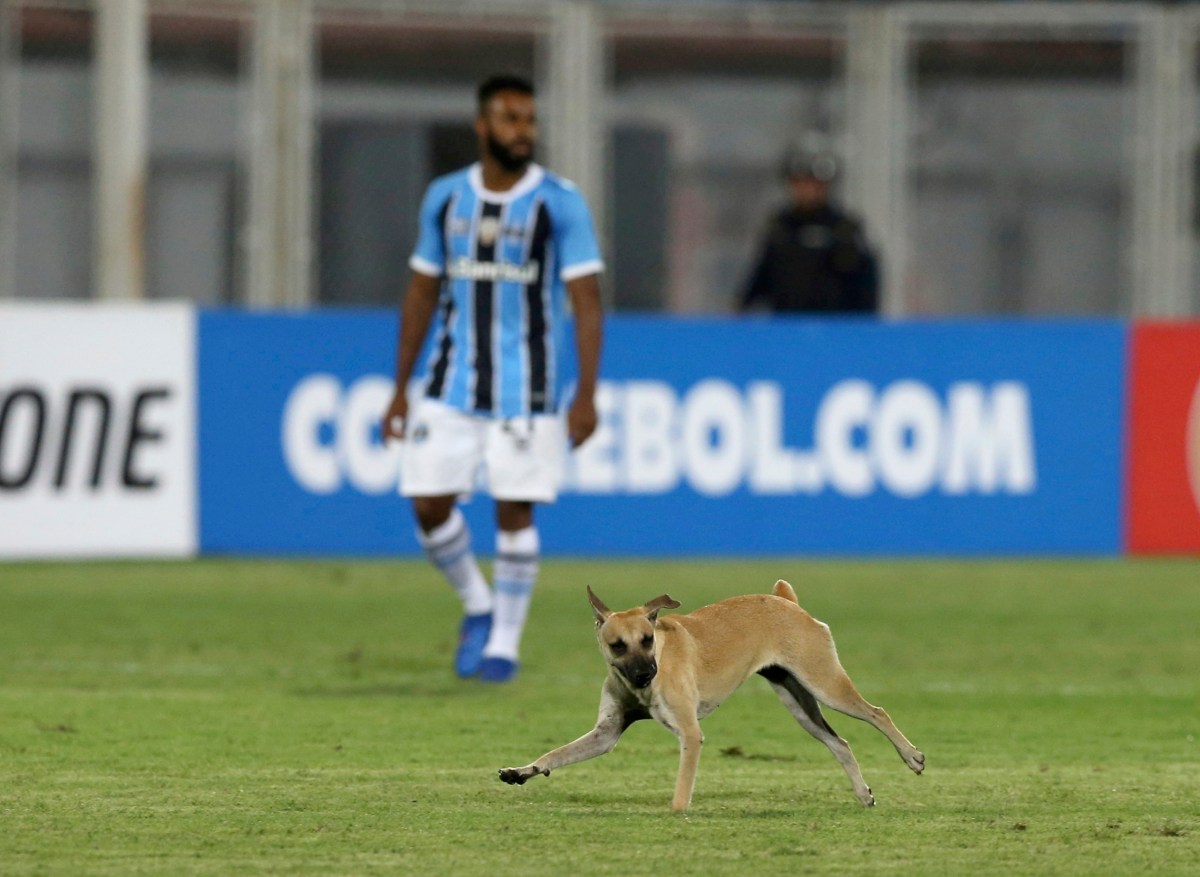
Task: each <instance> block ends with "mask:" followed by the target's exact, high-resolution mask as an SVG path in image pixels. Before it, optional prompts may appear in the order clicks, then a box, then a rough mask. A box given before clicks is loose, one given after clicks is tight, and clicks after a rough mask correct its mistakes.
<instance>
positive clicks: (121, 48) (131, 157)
mask: <svg viewBox="0 0 1200 877" xmlns="http://www.w3.org/2000/svg"><path fill="white" fill-rule="evenodd" d="M148 56H149V47H148V27H147V19H146V0H97V3H96V24H95V109H96V116H95V118H96V123H95V124H96V127H95V138H96V139H95V145H94V163H93V167H94V178H93V203H94V214H95V231H94V232H93V241H94V249H93V254H92V284H93V288H94V294H95V296H96V297H97V298H99V299H105V300H137V299H141V298H144V297H145V294H146V289H145V273H146V272H145V261H146V256H145V202H146V167H147V157H146V156H147V147H146V142H147V134H146V103H147V93H148V81H149V69H148V67H149V64H148Z"/></svg>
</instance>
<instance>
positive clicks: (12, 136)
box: [0, 2, 21, 299]
mask: <svg viewBox="0 0 1200 877" xmlns="http://www.w3.org/2000/svg"><path fill="white" fill-rule="evenodd" d="M19 15H20V13H19V12H18V11H17V10H16V9H14V8H13V6H12V5H11V4H9V3H5V2H0V299H4V298H15V297H16V294H17V266H16V262H17V150H18V143H19V137H18V127H17V126H18V124H19V121H20V119H19V117H18V116H19V109H18V103H19V97H20V94H19V92H18V88H17V74H18V72H19V70H20V67H19V64H20V60H21V41H20V36H19V31H18V28H17V22H18V20H19Z"/></svg>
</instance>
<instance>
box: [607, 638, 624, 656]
mask: <svg viewBox="0 0 1200 877" xmlns="http://www.w3.org/2000/svg"><path fill="white" fill-rule="evenodd" d="M608 647H609V648H610V649H611V650H612V653H613V654H614V655H623V654H625V649H626V645H625V641H624V640H620V639H619V640H617V641H616V642H615V643H609V644H608Z"/></svg>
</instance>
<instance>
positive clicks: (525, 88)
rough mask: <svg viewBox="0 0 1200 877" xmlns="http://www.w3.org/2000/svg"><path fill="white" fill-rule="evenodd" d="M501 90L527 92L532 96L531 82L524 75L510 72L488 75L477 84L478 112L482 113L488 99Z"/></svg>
mask: <svg viewBox="0 0 1200 877" xmlns="http://www.w3.org/2000/svg"><path fill="white" fill-rule="evenodd" d="M502 91H516V92H520V93H521V94H527V95H529V96H530V97H533V95H534V90H533V83H532V82H530V81H529V80H528V79H526V78H525V77H524V76H517V75H515V74H512V73H501V74H497V75H496V76H489V77H488V78H487V79H485V80H484V81H483V82H481V83H480V84H479V91H478V93H477V97H478V102H479V113H480V115H482V114H483V111H484V108H485V107H487V103H488V101H490V100H491V99H492V98H493V97H494V96H495V95H496V94H498V93H500V92H502Z"/></svg>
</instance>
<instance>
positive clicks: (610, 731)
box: [500, 684, 648, 786]
mask: <svg viewBox="0 0 1200 877" xmlns="http://www.w3.org/2000/svg"><path fill="white" fill-rule="evenodd" d="M640 718H648V716H646V715H645V714H642V715H638V714H637V712H636V711H632V712H631V711H629V710H627V709H626V708H625V706H624V705H623V704H622V701H621V699H620V698H619V697H618V696H616V694H615V693H614V692H613V691H611V690H610V688H609V686H608V684H606V685H605V687H604V691H603V692H602V694H601V695H600V716H599V718H598V719H597V720H596V726H595V727H594V728H592V730H590V731H588V733H586V734H584V735H583V736H582V737H580V738H579V739H578V740H573V741H571V742H570V743H568V744H566V745H565V746H560V747H558V748H557V749H553V750H551V751H550V752H547V753H546V754H545V755H543V756H542V757H541V758H539V759H538V760H537V761H535V762H533V763H532V764H527V765H525V766H524V767H504V768H501V769H500V779H502V780H503V781H504V782H506V783H508V784H509V785H517V786H520V785H524V784H525V781H526V780H528V779H529V778H530V777H535V776H538V775H539V774H540V775H542V776H549V775H550V771H552V770H554V769H556V768H559V767H566V766H567V765H568V764H576V763H577V762H580V761H587V760H588V759H589V758H595V757H596V756H597V755H604V754H606V753H609V752H612V750H613V747H614V746H616V745H617V740H619V739H620V738H621V734H623V733H624V732H625V729H626V728H628V727H629V726H630V725H631V724H632V723H633V722H635V721H637V720H638V719H640Z"/></svg>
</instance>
